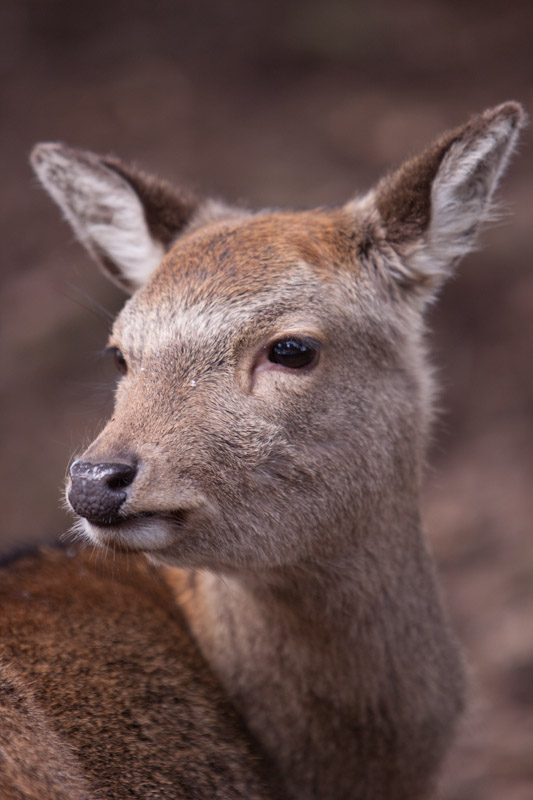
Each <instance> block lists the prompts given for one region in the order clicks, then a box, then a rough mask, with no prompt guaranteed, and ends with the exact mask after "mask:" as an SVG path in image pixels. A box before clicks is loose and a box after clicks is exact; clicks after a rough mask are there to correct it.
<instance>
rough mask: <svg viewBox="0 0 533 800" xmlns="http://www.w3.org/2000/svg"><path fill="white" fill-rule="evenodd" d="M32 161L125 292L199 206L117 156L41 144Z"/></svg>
mask: <svg viewBox="0 0 533 800" xmlns="http://www.w3.org/2000/svg"><path fill="white" fill-rule="evenodd" d="M31 163H32V166H33V168H34V170H35V172H36V173H37V176H38V177H39V179H40V181H41V183H42V184H43V186H44V187H45V189H46V190H47V191H48V192H49V193H50V195H51V196H52V198H53V199H54V200H55V201H56V203H57V204H58V205H59V207H60V208H61V210H62V211H63V213H64V215H65V217H66V218H67V220H68V221H69V222H70V224H71V225H72V227H73V229H74V231H75V233H76V235H77V236H78V238H79V239H80V241H81V242H82V243H83V244H84V245H85V247H86V248H87V250H88V251H89V252H90V254H91V255H92V256H93V257H94V258H95V259H96V261H97V262H98V263H99V264H100V266H101V267H102V268H103V269H104V271H105V272H106V273H107V274H108V275H109V276H110V277H111V279H112V280H113V281H114V282H115V283H116V284H117V285H118V286H120V287H121V288H122V289H124V290H126V291H127V292H133V291H135V289H137V288H138V287H139V286H141V285H142V284H143V283H144V282H145V281H146V280H147V278H148V277H149V276H150V274H151V273H152V272H153V271H154V270H155V269H156V267H157V266H158V265H159V264H160V262H161V260H162V258H163V256H164V255H165V252H166V251H167V250H168V248H169V247H170V245H171V244H172V241H173V239H174V238H175V237H176V236H177V235H178V233H179V232H180V230H181V229H182V228H183V227H184V226H185V225H186V224H187V222H188V221H189V220H190V218H191V217H192V215H193V214H194V211H195V210H196V208H197V205H198V204H197V201H196V199H195V198H194V197H193V196H192V195H189V194H186V193H184V192H183V193H182V192H179V191H178V190H176V189H174V188H173V187H171V186H170V185H169V184H167V183H165V182H164V181H161V180H159V179H156V178H152V177H150V176H147V175H145V174H143V173H142V172H140V171H139V170H137V169H135V168H132V167H129V166H126V165H125V164H123V163H122V162H121V161H119V160H118V159H116V158H113V157H103V156H98V155H95V154H94V153H90V152H88V151H86V150H77V149H73V148H70V147H66V146H65V145H63V144H57V143H46V144H38V145H37V146H36V147H35V148H34V150H33V152H32V155H31Z"/></svg>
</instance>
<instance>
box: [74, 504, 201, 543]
mask: <svg viewBox="0 0 533 800" xmlns="http://www.w3.org/2000/svg"><path fill="white" fill-rule="evenodd" d="M187 517H188V512H187V511H172V512H164V513H163V512H155V511H143V512H136V513H135V514H127V515H124V516H121V517H118V518H117V517H114V518H113V519H110V518H105V517H99V518H98V519H97V520H96V519H94V518H93V519H90V518H88V517H84V518H82V522H83V523H84V534H85V536H87V537H88V539H90V541H92V542H93V543H94V544H97V545H102V546H104V547H107V548H112V549H113V550H119V551H123V552H139V551H141V552H153V551H158V550H162V549H164V548H165V547H167V546H168V545H169V544H171V542H172V541H174V540H175V536H176V533H177V531H179V530H180V529H181V528H183V527H184V526H185V523H186V519H187Z"/></svg>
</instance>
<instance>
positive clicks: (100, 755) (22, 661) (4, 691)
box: [0, 551, 272, 800]
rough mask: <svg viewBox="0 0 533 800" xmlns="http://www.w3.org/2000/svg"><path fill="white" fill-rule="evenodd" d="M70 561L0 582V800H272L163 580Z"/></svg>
mask: <svg viewBox="0 0 533 800" xmlns="http://www.w3.org/2000/svg"><path fill="white" fill-rule="evenodd" d="M73 556H74V551H72V552H69V551H67V552H65V551H55V552H54V551H45V552H43V553H42V554H41V555H39V556H35V557H33V558H26V559H24V560H22V561H20V562H18V563H17V564H16V565H15V566H14V567H12V568H11V569H10V571H9V572H7V573H6V571H5V570H2V572H1V573H0V575H1V582H0V711H1V718H2V724H1V726H0V798H2V800H15V798H19V797H20V798H24V800H29V798H31V800H33V798H35V800H52V798H53V800H63V798H65V800H85V798H87V799H88V798H92V799H94V798H106V799H107V798H125V797H132V798H134V797H138V798H146V797H154V798H155V797H158V798H169V800H170V799H171V798H172V800H174V798H184V800H185V799H187V800H189V798H211V797H213V798H220V799H221V800H226V799H229V798H243V800H248V798H262V799H263V798H270V797H272V794H271V792H270V791H269V790H267V788H266V784H265V782H264V775H263V774H262V769H263V768H262V766H261V761H260V758H259V756H258V754H257V752H256V750H255V748H254V746H253V745H252V744H251V742H250V740H249V737H248V736H247V735H246V734H245V731H244V728H243V726H242V723H241V722H240V720H239V719H238V718H237V716H236V714H235V713H234V711H233V709H232V708H231V707H230V705H229V703H228V701H227V699H226V698H225V697H224V696H223V694H222V693H221V691H220V688H219V686H218V684H217V683H216V682H215V680H214V679H213V676H212V675H211V673H210V671H209V669H208V668H207V667H206V665H205V663H204V661H203V659H202V658H201V656H200V655H199V653H198V651H197V649H196V647H195V646H194V644H193V643H192V641H191V638H190V635H189V633H188V631H187V628H186V626H185V624H184V621H183V618H182V616H181V614H180V612H179V610H178V609H177V607H176V605H175V603H174V602H173V599H172V597H171V595H170V593H169V592H168V590H167V589H166V587H165V585H164V583H163V582H162V581H161V580H160V579H159V577H158V576H157V575H156V574H155V571H154V570H153V569H150V568H149V567H147V566H146V565H144V564H142V563H139V562H138V561H137V560H136V559H135V557H130V558H128V559H127V560H126V559H125V558H124V557H119V556H116V557H114V558H109V559H107V560H106V559H102V558H101V557H100V558H99V559H98V558H97V559H95V558H94V557H89V555H88V554H81V555H78V556H77V557H73ZM125 634H126V635H125Z"/></svg>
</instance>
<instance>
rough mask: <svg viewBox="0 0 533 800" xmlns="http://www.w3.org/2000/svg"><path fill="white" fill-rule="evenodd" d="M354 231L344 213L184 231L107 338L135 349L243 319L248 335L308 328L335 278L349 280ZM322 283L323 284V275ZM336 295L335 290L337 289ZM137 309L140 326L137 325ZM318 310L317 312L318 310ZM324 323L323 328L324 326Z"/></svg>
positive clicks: (231, 326)
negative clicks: (326, 285)
mask: <svg viewBox="0 0 533 800" xmlns="http://www.w3.org/2000/svg"><path fill="white" fill-rule="evenodd" d="M360 241H361V235H360V234H358V232H357V228H356V226H355V223H354V215H353V213H352V214H350V213H349V212H347V211H346V210H344V209H335V210H317V211H304V212H275V213H269V214H261V215H253V216H252V215H250V216H243V217H242V218H241V219H240V220H238V221H235V220H232V221H231V222H218V223H211V224H208V225H205V226H203V227H202V228H198V229H196V230H193V231H191V232H190V233H185V234H184V235H182V236H181V237H180V238H179V240H178V241H177V242H176V244H175V245H174V247H173V248H172V249H171V251H170V252H169V254H168V255H167V256H166V258H165V259H164V260H163V262H162V264H161V266H160V267H159V268H158V269H157V270H156V271H155V272H154V273H153V275H152V276H151V278H150V279H149V280H148V282H147V283H146V284H145V285H144V286H143V287H142V288H141V289H140V290H139V291H138V292H137V293H136V294H135V295H134V296H133V297H132V298H131V299H130V300H129V301H128V303H127V304H126V306H125V308H124V309H123V311H122V313H121V314H120V316H119V318H118V320H117V322H116V324H115V328H114V333H115V337H116V338H117V339H119V340H120V341H121V343H122V344H124V345H125V346H128V347H129V348H132V349H133V350H135V351H136V352H138V353H140V352H141V351H143V352H147V351H148V350H152V349H156V350H157V351H160V349H161V347H162V346H163V345H164V343H165V342H166V343H167V344H169V345H170V344H171V343H175V342H176V341H177V340H182V341H188V342H190V343H192V342H193V341H196V342H199V341H204V340H205V341H208V340H211V339H212V337H213V334H214V333H215V332H216V338H217V340H219V339H221V338H225V337H227V336H228V335H235V334H237V332H238V331H240V332H241V334H242V335H245V329H247V327H248V326H249V325H251V326H252V328H253V330H254V335H261V334H264V335H269V334H271V333H272V332H273V330H274V329H275V328H276V327H278V328H279V326H281V327H283V326H285V327H287V328H288V329H289V330H290V329H295V328H298V327H299V328H302V329H307V330H308V331H309V332H312V331H313V330H314V325H313V320H314V319H315V318H316V319H318V318H320V316H321V313H320V312H321V311H322V312H323V309H324V305H331V304H334V305H337V304H338V305H339V309H338V310H337V312H336V315H337V316H338V315H339V314H340V313H341V310H342V305H343V304H342V302H341V303H338V302H337V301H339V298H336V294H337V293H336V292H335V291H330V292H329V293H328V295H329V299H328V298H326V297H325V295H324V285H325V283H330V286H331V285H336V284H337V283H339V281H338V280H335V277H337V278H338V277H339V276H343V277H344V278H345V279H346V277H347V278H348V280H342V278H341V281H340V284H344V283H349V284H352V283H353V282H354V281H353V277H354V275H355V274H356V273H357V272H358V270H359V264H358V260H357V252H358V244H359V242H360ZM328 279H329V280H328ZM341 291H342V289H341ZM139 314H140V315H141V316H142V319H143V323H142V325H141V326H139V324H138V319H139ZM322 316H323V314H322ZM322 327H323V325H322Z"/></svg>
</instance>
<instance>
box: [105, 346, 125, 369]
mask: <svg viewBox="0 0 533 800" xmlns="http://www.w3.org/2000/svg"><path fill="white" fill-rule="evenodd" d="M109 352H110V353H111V354H112V356H113V360H114V362H115V367H116V368H117V369H118V371H119V372H120V374H121V375H125V374H126V372H127V371H128V364H127V361H126V359H125V358H124V356H123V355H122V352H121V351H120V350H119V349H118V347H110V348H109Z"/></svg>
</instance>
